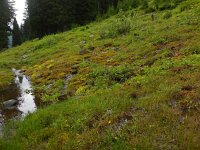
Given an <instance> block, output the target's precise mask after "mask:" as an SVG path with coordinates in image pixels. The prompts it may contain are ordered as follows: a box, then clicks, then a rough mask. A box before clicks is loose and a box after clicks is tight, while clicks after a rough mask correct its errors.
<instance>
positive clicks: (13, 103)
mask: <svg viewBox="0 0 200 150" xmlns="http://www.w3.org/2000/svg"><path fill="white" fill-rule="evenodd" d="M17 104H18V101H17V100H14V99H11V100H8V101H5V102H3V106H4V107H5V108H12V107H13V106H16V105H17Z"/></svg>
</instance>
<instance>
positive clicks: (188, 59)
mask: <svg viewBox="0 0 200 150" xmlns="http://www.w3.org/2000/svg"><path fill="white" fill-rule="evenodd" d="M177 2H178V1H177ZM170 6H171V5H170ZM172 6H173V7H170V9H168V10H163V8H165V7H166V8H169V6H159V7H158V8H159V9H158V10H163V11H153V12H151V13H145V12H144V11H143V10H140V9H139V8H137V9H130V10H128V11H125V12H124V11H120V13H119V14H118V15H116V16H113V17H111V18H108V19H106V20H104V21H101V22H95V23H91V24H89V25H87V26H83V27H79V28H75V29H73V30H71V31H68V32H64V33H61V34H56V35H50V36H46V37H44V38H43V39H41V40H38V39H34V40H33V41H29V42H26V43H24V44H22V45H21V46H19V47H15V48H12V49H9V50H7V51H5V52H1V53H0V58H1V59H0V88H3V87H5V86H6V85H7V84H8V83H9V82H10V81H11V79H12V73H11V68H12V67H15V68H21V69H23V70H24V71H25V73H26V74H27V75H29V76H30V77H31V79H32V82H33V84H34V89H35V92H36V94H37V96H39V97H40V98H41V100H42V102H43V103H44V107H41V108H40V109H39V110H38V111H37V112H36V113H34V114H30V115H29V116H28V117H26V118H25V119H24V120H23V121H10V122H9V123H8V124H7V125H6V128H5V130H4V132H5V134H4V137H3V138H2V139H1V140H0V149H9V150H10V149H52V150H54V149H199V147H200V144H199V141H198V140H199V138H200V134H199V131H198V128H199V126H200V122H199V119H200V115H199V109H200V80H199V77H200V55H199V54H200V42H199V41H200V1H199V0H188V1H184V2H182V3H180V5H178V6H176V7H175V6H174V5H172ZM152 18H153V19H152ZM125 22H126V23H125ZM71 74H73V77H72V78H71V80H69V83H67V82H68V81H67V78H68V77H69V76H70V75H71ZM66 85H67V86H66ZM13 130H14V132H13Z"/></svg>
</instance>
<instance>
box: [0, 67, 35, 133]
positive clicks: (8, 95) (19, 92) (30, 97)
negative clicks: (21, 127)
mask: <svg viewBox="0 0 200 150" xmlns="http://www.w3.org/2000/svg"><path fill="white" fill-rule="evenodd" d="M12 71H13V73H14V75H15V76H14V81H13V82H12V84H10V85H9V86H8V87H7V88H6V89H5V90H3V91H0V103H1V104H3V103H4V102H6V101H9V100H11V101H16V102H17V103H16V105H13V106H12V107H4V106H3V105H2V106H1V107H0V132H1V133H2V126H3V124H4V123H5V122H6V121H8V120H9V119H23V118H24V117H25V116H26V115H28V114H29V113H33V112H35V111H36V110H37V105H36V103H35V96H34V94H33V89H32V85H31V82H30V79H29V78H28V77H27V76H26V75H24V74H23V73H22V72H21V70H16V69H12Z"/></svg>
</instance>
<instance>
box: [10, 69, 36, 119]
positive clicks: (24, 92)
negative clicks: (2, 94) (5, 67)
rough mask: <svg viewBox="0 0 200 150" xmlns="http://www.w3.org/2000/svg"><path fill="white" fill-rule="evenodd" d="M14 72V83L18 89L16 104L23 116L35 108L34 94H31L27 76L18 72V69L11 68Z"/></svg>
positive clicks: (31, 90)
mask: <svg viewBox="0 0 200 150" xmlns="http://www.w3.org/2000/svg"><path fill="white" fill-rule="evenodd" d="M13 72H14V73H15V75H16V77H15V83H16V85H17V86H18V88H19V90H20V96H19V97H18V100H19V104H18V106H17V108H18V110H19V111H20V112H21V113H22V114H21V116H22V117H24V116H26V115H27V114H28V113H33V112H34V111H36V110H37V106H36V104H35V101H34V100H35V96H34V95H33V89H32V85H31V82H30V80H29V79H28V77H27V76H25V75H23V74H22V73H20V70H16V69H13Z"/></svg>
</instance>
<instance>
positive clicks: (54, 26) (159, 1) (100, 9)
mask: <svg viewBox="0 0 200 150" xmlns="http://www.w3.org/2000/svg"><path fill="white" fill-rule="evenodd" d="M181 1H183V0H27V15H26V20H25V23H24V25H23V26H22V33H23V38H24V40H27V39H32V38H38V37H39V38H41V37H43V36H45V35H48V34H54V33H58V32H63V31H65V30H69V29H71V28H72V27H74V26H78V25H84V24H86V23H88V22H90V21H93V20H95V19H96V18H105V17H108V16H110V15H113V14H115V13H117V12H119V11H120V10H121V9H122V10H124V11H126V10H128V9H130V8H136V7H140V8H142V9H144V10H145V11H146V12H151V11H157V10H163V9H170V8H172V7H174V6H176V4H178V3H180V2H181ZM149 4H150V5H149ZM102 16H103V17H102ZM24 34H25V35H24Z"/></svg>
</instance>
